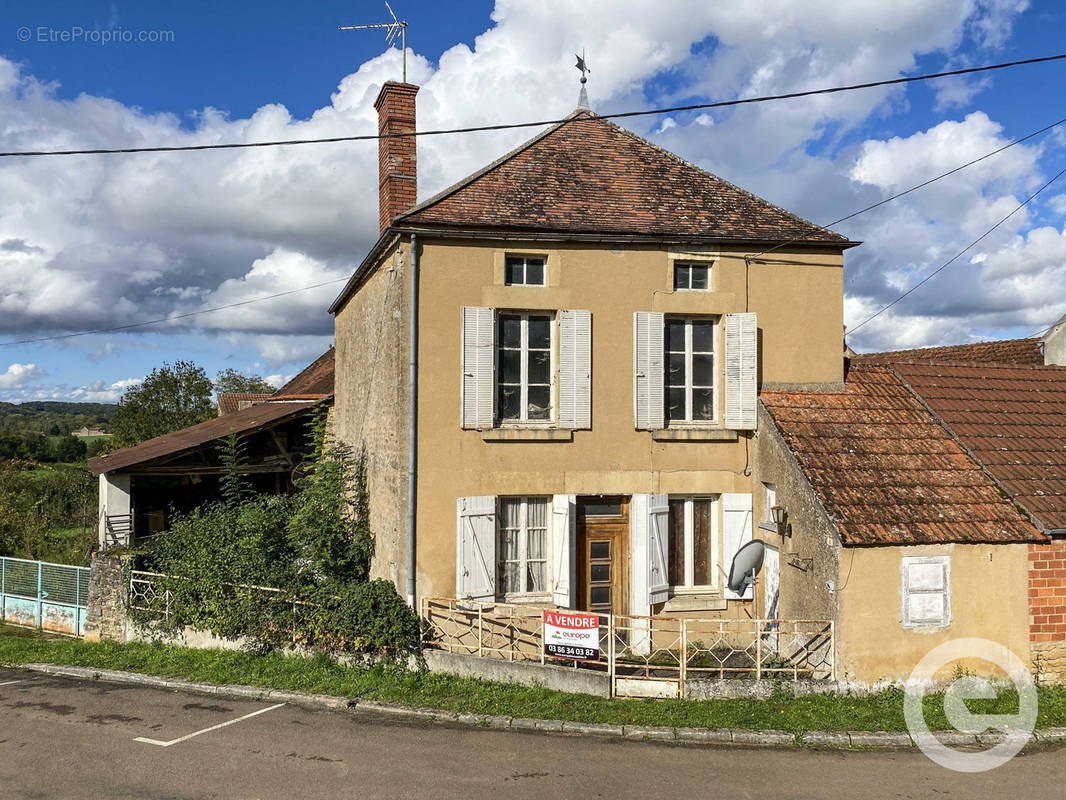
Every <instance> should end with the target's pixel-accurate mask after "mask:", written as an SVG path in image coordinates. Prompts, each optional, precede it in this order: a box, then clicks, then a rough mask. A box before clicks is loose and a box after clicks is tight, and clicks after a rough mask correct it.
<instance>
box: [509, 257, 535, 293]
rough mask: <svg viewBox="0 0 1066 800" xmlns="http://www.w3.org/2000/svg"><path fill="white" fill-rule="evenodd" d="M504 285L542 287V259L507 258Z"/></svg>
mask: <svg viewBox="0 0 1066 800" xmlns="http://www.w3.org/2000/svg"><path fill="white" fill-rule="evenodd" d="M504 283H505V284H506V285H507V286H543V285H544V258H543V257H538V256H507V261H506V263H505V271H504Z"/></svg>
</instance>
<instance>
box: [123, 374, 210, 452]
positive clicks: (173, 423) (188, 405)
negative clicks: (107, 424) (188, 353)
mask: <svg viewBox="0 0 1066 800" xmlns="http://www.w3.org/2000/svg"><path fill="white" fill-rule="evenodd" d="M211 390H212V386H211V380H210V379H209V378H208V377H207V373H206V372H205V371H204V368H203V367H201V366H198V365H197V364H194V363H193V362H192V361H176V362H174V365H173V366H171V365H170V364H168V363H166V362H164V363H163V366H162V367H157V368H155V369H153V370H152V372H151V374H150V375H148V377H147V378H145V379H144V382H143V383H141V384H140V386H133V387H130V388H129V389H127V390H126V393H125V394H124V395H122V399H121V400H119V401H118V411H116V412H115V416H114V417H112V419H111V433H112V434H113V437H112V443H113V444H114V445H115V446H116V447H130V446H131V445H135V444H138V443H140V442H143V441H146V440H148V439H152V438H154V437H156V436H162V435H163V434H164V433H170V432H171V431H176V430H180V429H181V428H187V427H189V426H190V425H195V424H196V423H198V422H203V421H204V420H208V419H211V418H212V417H213V416H215V408H214V404H213V403H212V400H211Z"/></svg>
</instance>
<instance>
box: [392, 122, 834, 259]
mask: <svg viewBox="0 0 1066 800" xmlns="http://www.w3.org/2000/svg"><path fill="white" fill-rule="evenodd" d="M396 223H397V224H399V225H423V226H433V227H449V228H468V229H486V228H491V229H504V230H526V231H551V232H556V231H558V232H570V233H602V234H630V235H667V236H669V235H673V236H679V237H692V238H711V239H742V240H743V239H747V240H754V241H783V240H796V241H799V242H815V243H823V244H830V245H837V246H842V245H843V246H846V245H848V244H849V242H848V240H847V239H846V238H845V237H844V236H841V235H839V234H837V233H833V232H832V231H830V230H827V229H825V228H821V227H818V226H817V225H814V224H812V223H810V222H807V221H806V220H804V219H801V218H800V217H797V216H795V215H794V214H791V213H789V212H787V211H785V210H783V209H781V208H778V207H777V206H775V205H773V204H771V203H769V202H767V201H766V200H763V199H761V198H759V197H756V196H755V195H753V194H750V193H749V192H746V191H744V190H742V189H740V188H738V187H736V186H734V185H733V184H731V183H729V182H728V181H725V180H722V179H721V178H719V177H717V176H715V175H712V174H710V173H709V172H706V171H704V170H702V169H700V168H698V167H696V166H694V165H692V164H690V163H688V162H687V161H685V160H684V159H682V158H680V157H678V156H676V155H674V154H673V153H670V152H669V151H667V150H663V149H662V148H660V147H657V146H655V145H653V144H652V143H651V142H649V141H647V140H645V139H642V138H640V137H639V136H637V135H636V134H633V133H630V132H629V131H627V130H625V129H624V128H621V127H619V126H618V125H615V124H613V123H611V122H608V121H607V120H604V119H601V118H600V117H597V116H596V115H595V114H593V113H592V112H590V111H578V112H575V113H574V114H572V115H571V116H570V117H569V118H568V119H567V120H566V121H564V122H563V123H560V124H559V125H556V126H555V127H553V128H550V129H548V131H546V132H545V133H543V134H541V135H539V136H537V137H534V138H533V139H532V140H530V141H529V142H527V143H526V144H524V145H522V146H521V147H519V148H518V149H517V150H515V151H513V152H511V153H509V154H507V155H506V156H504V157H503V158H501V159H500V160H499V161H497V162H495V163H494V164H491V165H489V166H488V167H486V168H485V169H483V170H481V171H480V172H478V173H475V174H474V175H473V176H471V177H470V178H467V179H466V180H464V181H462V182H461V183H459V184H457V185H456V186H453V187H452V188H450V189H447V190H445V191H444V192H442V193H441V194H439V195H437V196H436V197H434V198H431V199H429V200H427V201H426V202H424V203H422V204H421V205H419V206H416V207H415V208H414V209H412V210H411V211H409V212H408V213H406V214H401V215H400V216H399V217H398V218H397V220H396Z"/></svg>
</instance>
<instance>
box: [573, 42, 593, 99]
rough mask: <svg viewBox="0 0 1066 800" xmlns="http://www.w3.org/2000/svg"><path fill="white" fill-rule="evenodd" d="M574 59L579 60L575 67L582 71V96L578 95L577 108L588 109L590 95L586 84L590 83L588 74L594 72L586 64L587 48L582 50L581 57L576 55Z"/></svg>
mask: <svg viewBox="0 0 1066 800" xmlns="http://www.w3.org/2000/svg"><path fill="white" fill-rule="evenodd" d="M574 58H576V59H577V63H576V64H574V66H575V67H577V68H578V69H579V70H581V94H580V95H578V99H577V107H578V108H585V109H587V108H588V107H589V95H588V92H586V91H585V84H586V83H588V75H587V73H589V72H592V70H591V69H589V66H588V64H586V63H585V48H581V55H578V54H577V53H574Z"/></svg>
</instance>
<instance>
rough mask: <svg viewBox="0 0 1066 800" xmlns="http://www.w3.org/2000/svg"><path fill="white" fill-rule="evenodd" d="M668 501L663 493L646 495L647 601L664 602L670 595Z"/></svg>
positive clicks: (653, 602) (652, 602)
mask: <svg viewBox="0 0 1066 800" xmlns="http://www.w3.org/2000/svg"><path fill="white" fill-rule="evenodd" d="M669 524H670V503H669V499H668V498H667V496H666V495H665V494H653V495H649V496H648V602H649V603H651V604H652V605H654V604H655V603H665V602H666V600H667V599H668V597H669V596H670V582H669V574H668V572H667V563H668V562H667V560H666V552H667V547H668V538H667V536H668V527H669Z"/></svg>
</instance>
